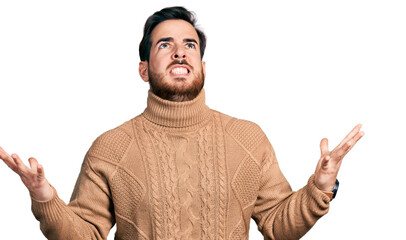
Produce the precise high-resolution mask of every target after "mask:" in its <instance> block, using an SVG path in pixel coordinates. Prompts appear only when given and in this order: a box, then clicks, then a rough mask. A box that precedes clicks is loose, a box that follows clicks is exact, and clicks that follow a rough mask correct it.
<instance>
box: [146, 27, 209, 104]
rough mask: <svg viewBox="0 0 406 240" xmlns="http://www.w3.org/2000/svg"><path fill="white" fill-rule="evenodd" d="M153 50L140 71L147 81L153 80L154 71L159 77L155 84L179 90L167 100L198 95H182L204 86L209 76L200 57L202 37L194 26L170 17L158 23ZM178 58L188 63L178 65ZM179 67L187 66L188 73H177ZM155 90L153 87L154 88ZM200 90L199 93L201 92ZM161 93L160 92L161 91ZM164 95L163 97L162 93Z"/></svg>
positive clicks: (153, 34)
mask: <svg viewBox="0 0 406 240" xmlns="http://www.w3.org/2000/svg"><path fill="white" fill-rule="evenodd" d="M151 42H152V45H151V52H150V58H149V62H148V61H142V62H140V64H139V73H140V76H141V78H142V79H143V80H144V81H145V82H149V81H152V80H153V79H151V73H152V74H153V75H154V76H157V77H156V78H158V79H156V78H155V81H158V82H157V83H155V84H158V85H160V86H163V87H165V88H166V89H167V90H168V91H169V90H173V89H175V92H177V93H178V94H173V95H174V96H170V97H169V99H167V98H166V97H165V96H164V97H163V98H165V99H167V100H171V101H177V102H181V101H188V100H192V99H193V98H194V97H195V95H196V94H192V95H188V94H182V93H184V92H188V91H189V90H190V89H193V88H196V87H197V88H199V90H198V92H199V91H200V89H201V87H198V86H203V80H204V76H205V75H206V71H205V66H206V63H205V62H202V60H201V56H200V46H199V37H198V35H197V33H196V30H195V29H194V28H193V26H192V25H191V24H190V23H188V22H186V21H183V20H166V21H164V22H162V23H160V24H158V25H157V26H156V27H155V28H154V30H153V31H152V34H151ZM178 61H183V62H186V64H176V63H177V62H178ZM176 67H182V68H186V69H187V70H188V72H187V73H186V74H176V73H174V72H172V70H173V69H174V68H176ZM152 90H153V89H152ZM198 92H197V93H198ZM157 95H158V96H160V95H159V94H157ZM161 97H162V96H161Z"/></svg>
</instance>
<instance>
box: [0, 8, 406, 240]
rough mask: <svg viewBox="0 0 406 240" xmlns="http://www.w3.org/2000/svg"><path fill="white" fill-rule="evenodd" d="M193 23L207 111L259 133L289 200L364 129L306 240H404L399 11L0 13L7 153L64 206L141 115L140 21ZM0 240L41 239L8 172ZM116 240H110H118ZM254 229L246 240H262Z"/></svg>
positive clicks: (405, 19)
mask: <svg viewBox="0 0 406 240" xmlns="http://www.w3.org/2000/svg"><path fill="white" fill-rule="evenodd" d="M175 5H181V6H185V7H186V8H188V9H190V10H192V11H194V12H195V13H196V14H197V17H198V22H199V25H200V26H201V28H202V29H203V30H204V31H205V33H206V35H207V38H208V41H207V49H206V53H205V56H204V61H206V71H207V77H206V84H205V89H206V97H207V104H208V106H209V107H211V108H212V109H216V110H219V111H221V112H223V113H226V114H228V115H231V116H234V117H238V118H242V119H247V120H251V121H254V122H256V123H258V124H259V125H260V126H261V127H262V129H263V130H264V132H265V133H266V134H267V136H268V138H269V140H270V141H271V143H272V144H273V146H274V148H275V151H276V155H277V158H278V160H279V163H280V166H281V169H282V171H283V173H284V174H285V176H286V178H287V179H288V180H289V182H290V183H291V186H292V188H293V189H294V190H298V189H300V188H301V187H303V186H304V185H305V184H306V183H307V180H308V178H309V177H310V175H311V174H312V173H313V172H314V170H315V167H316V164H317V161H318V159H319V157H320V148H319V144H320V140H321V139H322V138H323V137H327V138H328V139H329V142H330V148H331V149H332V148H334V147H335V146H336V145H337V144H338V143H339V142H340V141H341V140H342V139H343V138H344V136H345V135H346V134H347V133H348V132H349V131H350V130H351V129H352V128H353V127H354V126H355V125H356V124H358V123H362V124H363V130H364V131H365V133H366V134H365V136H364V138H362V139H361V140H360V142H359V143H358V144H357V145H356V146H355V147H354V148H353V149H352V151H351V152H350V153H349V154H348V155H347V156H346V157H345V159H344V162H343V164H342V168H341V171H340V173H339V176H338V178H339V180H340V182H341V184H340V189H339V193H338V195H337V198H336V199H335V200H334V201H333V202H332V203H331V206H330V211H329V213H328V214H327V215H326V216H324V217H323V218H322V219H320V220H319V221H318V222H317V224H316V225H315V226H314V227H313V228H312V229H311V230H310V231H309V233H308V234H306V236H305V237H303V239H312V240H313V239H316V240H317V239H329V240H333V239H405V238H404V237H405V236H404V231H403V228H404V221H403V220H402V219H404V216H405V214H406V208H405V201H404V199H405V195H406V194H405V192H404V191H403V189H404V182H405V180H406V179H405V171H406V168H405V160H406V157H405V154H404V153H405V146H406V141H405V135H406V127H405V123H406V117H405V103H406V97H405V90H406V88H405V87H404V85H403V82H405V80H406V69H405V67H406V44H405V43H406V14H405V12H406V4H405V2H404V1H391V0H385V1H383V0H382V1H374V0H368V1H366V0H365V1H360V0H351V1H350V0H342V1H325V0H320V1H313V0H312V1H254V0H251V1H213V2H210V1H168V0H165V1H148V2H147V1H143V2H140V1H89V0H80V1H77V0H71V1H51V0H49V1H43V0H37V1H20V0H13V1H6V0H2V1H0V114H1V115H0V146H2V147H3V148H4V149H5V150H6V151H8V152H9V153H14V152H16V153H18V154H19V155H20V156H21V157H22V158H23V159H24V161H26V160H27V159H28V158H29V157H31V156H34V157H36V158H37V159H38V160H39V161H40V163H42V164H43V166H44V168H45V174H46V176H47V178H48V179H49V181H50V182H51V183H52V184H53V185H54V186H55V188H56V189H57V190H58V194H59V196H60V197H61V198H62V199H63V200H64V201H69V198H70V195H71V193H72V190H73V186H74V184H75V181H76V178H77V176H78V173H79V169H80V166H81V163H82V160H83V157H84V155H85V153H86V151H87V150H88V148H89V147H90V145H91V143H92V142H93V140H94V139H95V138H96V137H97V136H99V135H100V134H102V133H103V132H105V131H107V130H109V129H111V128H114V127H116V126H118V125H120V124H121V123H123V122H125V121H127V120H129V119H131V118H133V117H135V116H137V115H138V114H140V113H141V112H142V111H143V110H144V109H145V107H146V97H147V91H148V88H149V86H148V84H146V83H144V82H143V81H142V80H141V78H140V77H139V74H138V63H139V56H138V44H139V41H140V40H141V38H142V29H143V25H144V23H145V20H146V19H147V17H148V16H149V15H151V14H152V13H153V12H155V11H157V10H160V9H161V8H163V7H167V6H175ZM0 194H1V195H0V212H1V217H0V239H8V240H13V239H45V238H44V237H43V235H42V233H41V232H40V230H39V223H38V222H37V221H36V220H35V218H34V217H33V215H32V213H31V210H30V206H31V202H30V198H29V195H28V192H27V190H26V189H25V187H24V186H23V184H22V183H21V181H20V179H19V177H18V176H17V175H16V174H15V173H14V172H12V171H11V170H10V169H8V168H7V166H6V165H4V164H3V163H0ZM114 231H115V230H114V229H113V230H112V233H111V234H110V235H109V239H113V238H114ZM262 238H263V237H262V235H261V234H260V233H259V232H258V230H257V226H256V224H255V222H254V221H251V228H250V239H262Z"/></svg>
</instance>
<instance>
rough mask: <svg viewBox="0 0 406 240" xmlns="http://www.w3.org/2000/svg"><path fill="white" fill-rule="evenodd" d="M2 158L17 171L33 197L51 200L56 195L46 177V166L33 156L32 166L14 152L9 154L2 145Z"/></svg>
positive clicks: (30, 159) (30, 161) (0, 149)
mask: <svg viewBox="0 0 406 240" xmlns="http://www.w3.org/2000/svg"><path fill="white" fill-rule="evenodd" d="M0 158H1V159H2V160H3V162H4V163H5V164H6V165H7V166H8V167H9V168H10V169H11V170H13V171H14V172H15V173H17V174H18V175H19V176H20V178H21V181H22V182H23V183H24V185H25V186H26V187H27V189H28V191H29V192H30V195H31V197H32V198H34V199H36V200H38V201H49V200H51V198H52V196H53V195H54V191H53V189H52V187H51V185H50V184H49V183H48V180H47V179H46V178H45V174H44V168H43V167H42V165H40V164H38V161H37V160H36V159H35V158H33V157H31V158H29V159H28V162H29V163H30V167H31V168H29V167H28V166H26V165H25V164H24V163H23V161H22V160H21V159H20V157H19V156H18V155H17V154H15V153H13V154H11V155H9V154H8V153H7V152H6V151H4V149H3V148H2V147H0Z"/></svg>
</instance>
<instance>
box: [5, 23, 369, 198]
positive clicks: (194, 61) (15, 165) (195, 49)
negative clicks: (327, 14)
mask: <svg viewBox="0 0 406 240" xmlns="http://www.w3.org/2000/svg"><path fill="white" fill-rule="evenodd" d="M198 39H199V38H198V36H197V33H196V31H195V30H194V28H193V26H192V25H190V24H189V23H187V22H185V21H183V20H167V21H164V22H162V23H160V24H159V25H158V26H157V27H156V28H155V29H154V30H153V32H152V37H151V40H152V46H151V55H150V59H149V62H147V61H143V62H140V64H139V73H140V76H141V78H142V79H143V80H144V81H145V82H148V81H150V74H148V71H149V72H150V73H155V74H157V75H159V76H160V80H159V81H160V82H159V84H165V85H167V86H168V87H172V88H177V89H179V90H187V89H188V88H191V87H193V86H194V85H195V84H196V81H203V79H204V75H205V63H204V62H202V61H201V57H200V50H199V46H198V44H199V42H198ZM163 40H165V41H163ZM193 40H194V41H195V42H193ZM193 45H195V46H193ZM175 60H176V61H177V60H186V61H187V63H188V65H187V68H188V72H187V73H186V74H175V73H173V72H171V70H172V69H173V67H179V66H181V65H179V64H175V65H173V62H174V61H175ZM181 67H184V66H183V65H182V66H181ZM199 74H203V77H202V76H199ZM187 100H191V99H189V98H188V97H185V96H182V95H179V96H175V98H174V99H173V101H187ZM360 130H361V124H358V125H357V126H355V127H354V129H353V130H352V131H351V132H350V133H349V134H348V135H347V136H346V137H345V138H344V139H343V140H342V141H341V143H340V144H339V145H338V146H337V147H335V148H334V149H333V150H332V151H329V150H328V140H327V138H324V139H322V140H321V143H320V151H321V157H320V160H319V162H318V164H317V167H316V171H315V184H316V186H317V187H318V188H319V189H320V190H322V191H327V192H329V191H332V190H333V188H334V185H335V180H336V178H337V174H338V171H339V170H340V167H341V163H342V160H343V158H344V156H345V155H346V154H347V153H348V152H349V151H350V150H351V149H352V148H353V147H354V145H355V144H356V143H357V142H358V140H359V139H361V137H362V136H364V132H362V131H360ZM0 158H1V159H2V160H3V162H4V163H5V164H6V165H7V166H8V167H9V168H10V169H11V170H13V171H14V172H15V173H17V174H18V175H19V176H20V178H21V181H22V182H23V183H24V185H25V186H26V187H27V189H28V191H29V192H30V195H31V197H32V198H33V199H35V200H37V201H49V200H51V199H52V197H53V196H54V191H53V189H52V187H51V185H50V184H49V182H48V180H47V179H46V178H45V174H44V169H43V167H42V165H40V164H38V161H37V160H36V159H35V158H32V157H31V158H29V159H28V162H29V165H30V166H29V167H28V166H27V165H25V164H24V163H23V161H22V160H21V159H20V157H19V156H18V155H17V154H15V153H14V154H11V155H9V154H8V153H7V152H6V151H5V150H4V149H3V148H1V147H0Z"/></svg>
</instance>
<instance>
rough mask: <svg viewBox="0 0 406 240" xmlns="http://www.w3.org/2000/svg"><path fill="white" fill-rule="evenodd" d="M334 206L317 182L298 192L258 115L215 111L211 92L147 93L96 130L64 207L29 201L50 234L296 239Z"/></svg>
mask: <svg viewBox="0 0 406 240" xmlns="http://www.w3.org/2000/svg"><path fill="white" fill-rule="evenodd" d="M328 208H329V198H328V197H327V196H326V195H325V194H324V193H323V192H321V191H320V190H319V189H317V187H316V186H315V184H314V176H311V177H310V179H309V181H308V184H307V185H306V186H305V187H303V188H302V189H300V190H299V191H297V192H292V190H291V187H290V185H289V183H288V182H287V181H286V179H285V177H284V176H283V175H282V173H281V171H280V169H279V166H278V162H277V160H276V158H275V153H274V150H273V148H272V146H271V144H270V143H269V141H268V139H267V138H266V136H265V134H264V133H263V132H262V130H261V129H260V128H259V127H258V126H257V125H256V124H254V123H252V122H249V121H245V120H239V119H236V118H232V117H229V116H227V115H224V114H222V113H219V112H217V111H214V110H211V109H209V108H208V107H207V106H206V104H205V95H204V90H202V92H201V93H200V94H199V95H198V96H197V97H196V98H195V99H194V100H192V101H188V102H181V103H176V102H170V101H166V100H162V99H160V98H158V97H157V96H155V95H154V94H152V93H151V92H149V96H148V106H147V108H146V110H145V111H144V113H142V114H141V115H139V116H137V117H135V118H133V119H131V120H129V121H127V122H125V123H124V124H122V125H120V126H119V127H117V128H115V129H112V130H110V131H107V132H105V133H103V134H102V135H101V136H100V137H98V138H97V139H96V140H95V141H94V143H93V145H92V146H91V148H90V149H89V151H88V153H87V154H86V157H85V160H84V162H83V165H82V170H81V172H80V175H79V178H78V180H77V183H76V186H75V189H74V191H73V194H72V198H71V201H70V203H69V204H68V205H66V204H65V203H64V202H63V201H62V200H61V199H60V198H59V197H58V195H57V194H56V191H55V195H54V198H53V199H52V200H50V201H48V202H38V201H35V200H34V199H33V200H32V211H33V213H34V215H35V217H36V218H37V219H38V220H39V221H40V222H41V230H42V232H43V233H44V235H45V236H46V237H47V238H48V239H63V240H69V239H72V240H78V239H106V238H107V235H108V232H109V230H110V229H111V227H112V226H113V225H114V223H116V224H117V232H116V236H115V239H248V230H249V224H250V218H251V217H252V218H254V220H255V221H256V222H257V224H258V229H259V230H260V231H261V232H262V233H263V235H264V237H265V239H299V238H300V237H301V236H303V235H304V234H305V233H306V232H307V231H308V230H309V229H310V228H311V227H312V226H313V225H314V224H315V222H316V221H317V220H318V219H319V218H320V217H321V216H323V215H324V214H326V213H327V211H328Z"/></svg>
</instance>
